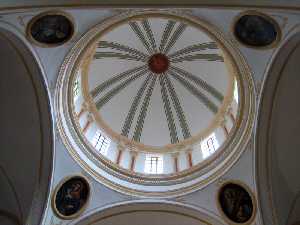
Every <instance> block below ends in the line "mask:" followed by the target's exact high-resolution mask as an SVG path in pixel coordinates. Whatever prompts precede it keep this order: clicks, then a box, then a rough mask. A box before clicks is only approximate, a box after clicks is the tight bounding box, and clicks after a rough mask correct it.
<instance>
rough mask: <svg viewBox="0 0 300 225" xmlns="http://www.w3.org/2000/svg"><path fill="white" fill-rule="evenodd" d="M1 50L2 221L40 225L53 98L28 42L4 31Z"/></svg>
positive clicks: (48, 176)
mask: <svg viewBox="0 0 300 225" xmlns="http://www.w3.org/2000/svg"><path fill="white" fill-rule="evenodd" d="M0 47H1V53H0V59H1V60H0V67H1V76H0V96H1V110H0V122H1V126H0V134H1V139H0V145H1V152H0V169H1V172H0V181H1V182H3V184H5V185H1V187H0V198H1V202H0V223H1V220H2V219H3V220H4V221H7V220H10V221H12V218H14V221H20V224H30V225H37V224H40V223H41V219H42V215H43V213H44V209H45V207H46V203H47V199H48V193H49V186H50V180H51V171H52V163H53V162H52V159H53V150H52V149H53V129H52V127H53V125H52V116H51V107H50V100H49V96H48V93H47V88H46V84H45V81H44V79H43V73H42V70H41V68H40V66H39V64H38V62H37V61H36V59H35V57H34V54H33V53H32V52H31V51H30V50H29V48H28V47H27V46H26V44H25V43H23V41H22V40H21V39H20V38H18V37H17V35H15V34H13V33H12V32H10V31H9V29H6V28H0ZM1 211H3V212H6V213H5V214H6V215H10V216H9V217H7V216H5V214H1ZM4 223H5V222H4Z"/></svg>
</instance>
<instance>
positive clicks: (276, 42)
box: [230, 10, 282, 50]
mask: <svg viewBox="0 0 300 225" xmlns="http://www.w3.org/2000/svg"><path fill="white" fill-rule="evenodd" d="M246 15H251V16H252V15H253V16H260V17H262V18H264V19H266V20H267V21H269V22H270V23H271V24H272V25H274V27H275V30H276V32H277V36H276V39H275V40H274V41H273V42H272V43H271V44H268V45H266V46H261V47H260V46H252V45H248V44H246V43H243V42H242V41H241V40H240V39H239V38H238V37H236V35H235V25H236V23H237V22H238V21H239V19H240V18H241V17H243V16H246ZM230 30H231V33H232V34H233V36H234V37H235V39H236V40H237V42H238V43H240V44H241V45H242V46H245V47H247V48H252V49H256V50H267V49H273V48H276V47H278V45H279V43H280V41H281V39H282V31H281V29H280V26H279V24H278V23H277V21H276V20H275V19H273V18H272V16H270V15H268V14H266V13H262V12H260V11H258V10H246V11H243V12H241V13H239V14H238V15H237V16H235V17H234V18H233V22H232V23H231V26H230Z"/></svg>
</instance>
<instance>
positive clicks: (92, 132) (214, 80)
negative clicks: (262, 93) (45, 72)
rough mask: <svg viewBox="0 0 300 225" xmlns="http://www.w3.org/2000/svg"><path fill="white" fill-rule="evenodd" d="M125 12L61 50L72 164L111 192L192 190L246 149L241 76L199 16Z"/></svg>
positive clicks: (247, 103) (246, 101)
mask: <svg viewBox="0 0 300 225" xmlns="http://www.w3.org/2000/svg"><path fill="white" fill-rule="evenodd" d="M132 13H133V12H132ZM129 14H130V13H129ZM129 14H128V13H127V14H122V15H118V16H115V17H113V18H111V19H110V20H109V19H108V20H106V21H105V23H102V24H99V25H97V26H96V27H95V28H93V29H92V30H90V31H89V32H88V33H87V34H86V35H85V36H84V37H82V39H81V40H80V41H79V42H78V43H77V44H76V46H75V47H74V48H73V49H72V51H71V52H70V54H69V57H68V58H67V59H66V63H67V64H68V66H67V67H64V68H63V70H62V71H63V72H62V75H61V79H62V80H61V82H60V83H59V84H60V86H58V88H59V91H58V93H59V95H58V102H59V104H60V106H61V107H59V108H60V115H61V116H60V119H61V126H62V129H61V132H63V135H65V136H66V137H68V138H66V141H67V144H68V145H69V146H70V148H69V151H70V152H71V154H72V155H73V156H74V158H75V159H76V160H77V161H78V162H79V163H80V164H81V165H82V166H83V167H84V168H85V169H87V170H89V171H90V172H91V173H92V174H94V175H95V176H96V177H97V178H99V181H101V182H103V183H104V184H107V185H108V186H110V187H112V188H114V189H118V190H119V191H122V192H126V193H134V194H137V193H138V195H140V194H141V195H143V196H145V195H146V196H161V195H162V193H166V192H168V193H170V194H171V195H173V194H175V193H178V192H180V193H183V192H182V190H185V191H191V190H193V189H194V187H196V186H201V185H204V184H206V183H207V182H210V181H211V179H212V177H217V175H216V174H221V171H224V170H225V169H226V168H227V167H228V166H229V165H231V164H232V163H233V162H234V160H232V157H233V158H234V159H236V158H237V157H238V155H239V154H235V155H234V154H232V151H236V152H239V151H241V148H240V145H244V144H245V141H244V139H242V137H244V135H247V137H248V134H249V132H248V131H249V126H251V123H250V122H249V120H251V118H252V117H248V116H247V115H248V113H249V110H250V109H251V110H252V108H251V106H252V104H251V101H252V99H253V98H252V94H251V92H249V91H248V90H249V89H250V90H252V89H251V86H249V85H252V83H249V84H248V81H250V82H251V78H249V77H250V73H249V72H248V71H247V69H246V66H245V64H244V61H243V60H242V59H241V58H239V54H237V55H236V57H235V56H233V55H234V53H235V52H237V50H236V49H235V48H234V47H233V45H232V44H231V43H230V42H228V41H227V40H225V39H224V35H223V34H221V33H220V32H219V31H218V30H217V29H216V28H214V27H213V26H212V25H209V24H208V23H206V22H204V21H200V20H199V19H198V18H194V17H190V16H187V15H184V14H180V13H174V12H173V11H168V10H165V11H163V12H162V11H147V12H143V11H135V12H134V13H133V14H132V15H129ZM178 15H180V16H178ZM236 59H237V61H234V60H236ZM242 71H243V75H244V76H243V77H241V76H240V74H241V72H242ZM241 84H242V85H241ZM244 90H246V91H248V92H247V93H248V94H247V95H246V94H244V93H243V91H244ZM70 99H71V100H72V101H71V102H69V100H70ZM66 102H68V103H67V104H66ZM242 110H243V111H242ZM228 160H230V162H229V163H227V162H228ZM116 184H118V188H116V186H115V185H116Z"/></svg>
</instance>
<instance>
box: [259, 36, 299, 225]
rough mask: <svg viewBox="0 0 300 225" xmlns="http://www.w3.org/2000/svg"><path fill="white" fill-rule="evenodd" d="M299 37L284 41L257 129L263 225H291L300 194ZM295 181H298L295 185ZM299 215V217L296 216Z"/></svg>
mask: <svg viewBox="0 0 300 225" xmlns="http://www.w3.org/2000/svg"><path fill="white" fill-rule="evenodd" d="M299 57H300V33H299V32H298V33H296V34H294V35H293V36H292V37H291V38H289V39H288V40H287V41H286V44H284V45H283V46H282V47H281V48H280V49H279V51H278V52H277V54H276V56H275V58H274V59H273V62H272V65H271V67H270V68H269V71H268V74H267V77H266V78H265V81H264V85H263V89H262V95H261V96H262V97H261V102H260V107H259V113H258V122H257V127H256V137H255V142H256V153H255V154H256V168H257V172H256V176H257V186H258V194H259V201H260V208H261V212H262V218H263V220H264V224H291V223H292V222H293V221H291V220H290V219H291V218H289V217H290V215H291V210H292V209H293V208H294V207H293V205H294V204H293V202H294V201H295V198H297V196H298V193H299V190H300V182H299V179H294V178H293V177H292V175H293V176H297V171H299V169H300V164H299V163H297V161H296V159H297V157H298V158H299V151H298V153H297V148H298V149H299V146H300V142H299V138H295V137H296V136H295V135H296V134H299V132H300V121H299V119H297V118H299V114H300V107H299V104H297V103H296V102H297V96H299V94H300V92H299V86H300V79H299V76H297V66H298V64H299V60H298V59H299ZM297 180H298V181H297ZM298 210H300V209H298ZM298 214H299V213H298Z"/></svg>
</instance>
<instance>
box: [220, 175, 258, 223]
mask: <svg viewBox="0 0 300 225" xmlns="http://www.w3.org/2000/svg"><path fill="white" fill-rule="evenodd" d="M227 184H236V185H238V186H241V187H242V188H244V189H245V190H246V191H247V192H248V194H249V195H250V197H251V201H252V205H253V211H252V215H251V217H250V219H249V220H247V221H246V222H244V223H235V222H234V221H232V220H231V219H229V218H228V216H227V215H226V214H225V213H224V212H223V209H222V206H221V204H220V201H219V197H220V194H221V190H222V189H223V187H224V186H226V185H227ZM215 199H216V200H215V201H216V205H217V208H218V210H219V212H220V214H221V217H222V218H223V219H224V220H225V221H226V222H227V223H228V224H230V225H250V224H252V222H253V221H254V219H255V218H256V213H257V202H256V198H255V194H254V192H253V191H252V190H251V189H250V187H249V186H248V185H246V184H245V183H243V182H242V181H240V180H226V181H222V183H221V184H220V186H219V188H218V191H217V193H216V197H215Z"/></svg>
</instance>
